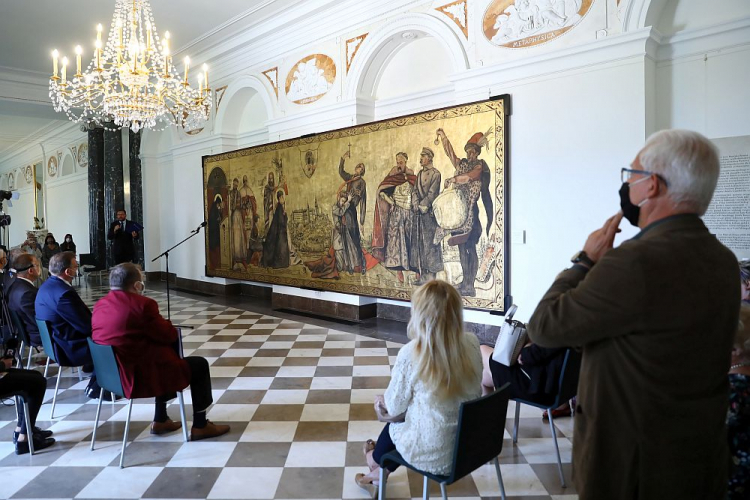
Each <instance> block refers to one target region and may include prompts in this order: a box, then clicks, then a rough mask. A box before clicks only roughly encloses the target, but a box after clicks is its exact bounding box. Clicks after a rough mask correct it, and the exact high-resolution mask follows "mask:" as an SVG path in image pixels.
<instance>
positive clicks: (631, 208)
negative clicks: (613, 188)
mask: <svg viewBox="0 0 750 500" xmlns="http://www.w3.org/2000/svg"><path fill="white" fill-rule="evenodd" d="M620 208H621V209H622V216H623V217H625V218H626V219H627V220H628V222H630V223H631V224H632V225H634V226H635V227H638V217H639V216H640V215H641V207H639V206H638V205H636V204H634V203H633V202H632V201H630V184H628V183H627V182H623V183H622V186H621V187H620Z"/></svg>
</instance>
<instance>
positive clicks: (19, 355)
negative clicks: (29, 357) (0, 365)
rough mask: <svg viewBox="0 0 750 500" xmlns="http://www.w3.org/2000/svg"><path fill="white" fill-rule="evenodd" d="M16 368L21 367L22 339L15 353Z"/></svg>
mask: <svg viewBox="0 0 750 500" xmlns="http://www.w3.org/2000/svg"><path fill="white" fill-rule="evenodd" d="M16 358H17V361H16V368H22V367H23V340H22V341H21V346H20V347H19V348H18V352H17V353H16Z"/></svg>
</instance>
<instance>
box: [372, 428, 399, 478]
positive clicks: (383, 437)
mask: <svg viewBox="0 0 750 500" xmlns="http://www.w3.org/2000/svg"><path fill="white" fill-rule="evenodd" d="M390 427H391V424H385V427H383V430H382V431H380V436H378V440H377V442H376V443H375V449H374V450H372V458H373V460H375V461H376V462H377V463H380V459H381V457H382V456H383V455H385V454H386V453H388V452H391V451H393V450H395V449H396V445H395V444H393V441H392V440H391V433H390V431H389V429H390ZM386 469H388V470H389V471H390V472H393V471H394V470H396V469H398V464H395V463H389V464H388V466H387V467H386Z"/></svg>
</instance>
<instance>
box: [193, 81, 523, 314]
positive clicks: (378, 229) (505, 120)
mask: <svg viewBox="0 0 750 500" xmlns="http://www.w3.org/2000/svg"><path fill="white" fill-rule="evenodd" d="M509 111H510V96H508V95H503V96H499V97H497V98H492V99H490V100H486V101H480V102H474V103H469V104H464V105H459V106H452V107H446V108H441V109H436V110H431V111H427V112H422V113H416V114H412V115H407V116H401V117H396V118H391V119H388V120H382V121H378V122H372V123H367V124H364V125H357V126H353V127H348V128H343V129H338V130H332V131H328V132H323V133H319V134H311V135H308V136H303V137H299V138H296V139H288V140H284V141H278V142H273V143H269V144H264V145H260V146H254V147H249V148H244V149H239V150H236V151H230V152H226V153H221V154H217V155H208V156H204V157H203V161H202V163H203V183H204V185H203V196H204V215H205V220H206V221H207V222H208V227H207V230H206V234H205V253H206V275H207V276H210V277H222V278H231V279H237V280H246V281H254V282H261V283H269V284H275V285H285V286H292V287H299V288H309V289H315V290H325V291H333V292H340V293H347V294H354V295H363V296H371V297H379V298H385V299H395V300H410V299H411V292H412V290H413V289H414V287H415V286H418V285H419V284H421V283H422V282H424V280H426V279H432V278H438V279H445V280H446V281H449V282H451V283H452V284H454V286H456V288H457V289H458V290H459V292H460V293H461V295H462V298H463V302H464V306H465V307H467V308H472V309H479V310H488V311H493V312H498V313H501V314H502V313H504V311H505V309H506V305H507V302H508V301H509V293H510V292H509V290H510V286H509V285H510V283H509V277H510V272H509V262H510V261H509V254H508V249H509V237H510V231H509V220H510V219H509V206H508V199H509V186H508V144H509V143H508V140H509ZM440 131H442V135H441V132H440ZM446 144H448V146H446ZM464 144H465V145H464ZM462 146H463V148H462ZM449 149H450V150H451V151H453V153H452V155H451V154H449ZM462 149H463V151H462ZM472 151H473V152H474V153H473V154H472ZM397 153H398V154H397ZM339 155H340V157H339ZM409 158H411V159H410V160H409ZM415 160H416V161H415ZM393 163H396V166H392V164H393ZM417 163H419V164H417ZM360 165H363V166H362V168H361V169H360ZM431 169H433V170H434V171H432V170H431ZM436 172H437V173H436ZM360 173H361V175H359V174H360ZM430 174H431V175H430ZM346 176H348V178H347V177H346ZM381 179H382V180H381ZM435 179H437V181H435ZM431 181H435V182H432V183H431V184H430V182H431ZM428 184H429V185H430V186H432V188H431V189H433V190H432V191H430V189H428V187H427V186H428ZM435 184H439V189H438V191H439V195H438V196H437V197H434V198H431V197H430V196H429V194H428V193H429V192H433V193H434V192H435V191H434V186H435ZM356 186H359V187H356ZM451 190H452V191H451ZM448 191H451V192H450V193H448ZM477 193H479V194H477ZM440 195H445V196H442V197H441V196H440ZM459 195H460V196H459ZM439 198H440V199H439ZM363 199H364V200H365V203H364V204H363V203H362V200H363ZM428 200H429V201H428ZM450 203H453V204H454V205H451V204H450ZM456 203H458V205H456ZM355 205H356V206H355ZM454 206H455V207H457V208H456V210H455V211H453V210H450V209H448V208H445V207H454ZM454 212H455V213H454ZM456 213H458V215H456ZM451 217H453V218H454V219H456V221H454V222H451V223H450V224H453V225H450V224H449V222H447V221H450V219H451ZM461 217H463V218H461ZM384 219H385V220H387V222H386V223H384V222H383V221H384ZM438 220H439V222H437V221H438ZM430 221H432V222H430ZM461 221H463V222H461ZM431 224H432V225H431ZM435 224H437V226H435ZM354 226H356V229H355V228H354ZM443 226H445V227H443ZM477 227H479V229H478V230H477V229H476V228H477ZM433 232H434V234H433ZM357 235H358V237H357ZM384 239H385V240H386V241H385V243H383V240H384ZM342 241H343V243H342ZM357 242H358V243H357ZM404 242H406V244H404ZM342 248H343V250H341V249H342ZM436 249H437V250H436ZM472 255H473V257H472ZM360 256H361V261H360V260H359V259H360Z"/></svg>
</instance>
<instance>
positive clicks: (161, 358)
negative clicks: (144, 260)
mask: <svg viewBox="0 0 750 500" xmlns="http://www.w3.org/2000/svg"><path fill="white" fill-rule="evenodd" d="M109 288H110V292H109V293H108V294H107V295H106V296H105V297H103V298H102V299H100V300H99V301H98V302H97V303H96V305H95V306H94V315H93V318H92V320H91V325H92V332H93V335H92V339H93V340H94V342H96V343H97V344H102V345H111V346H112V347H113V348H114V352H115V356H116V358H117V365H118V367H119V369H120V380H121V381H122V388H123V390H124V392H125V397H127V398H130V399H133V398H147V397H153V396H155V395H156V401H155V403H156V405H155V406H156V407H155V411H154V422H153V423H152V424H151V434H165V433H168V432H173V431H176V430H178V429H179V428H180V427H181V425H182V424H181V423H180V422H173V421H172V420H171V419H170V418H169V416H168V415H167V401H169V400H170V399H172V398H174V397H175V396H176V394H175V392H176V391H181V390H183V389H185V388H186V387H187V386H188V385H190V390H191V392H192V398H193V428H192V430H191V431H190V436H191V439H192V440H193V441H197V440H199V439H206V438H211V437H216V436H221V435H222V434H226V433H227V432H229V426H228V425H216V424H214V423H213V422H211V421H210V420H207V419H206V410H207V409H208V407H209V406H210V405H211V403H213V398H212V396H211V374H210V373H209V368H208V362H207V361H206V359H205V358H201V357H197V356H190V357H187V358H185V359H181V358H180V356H179V355H178V354H177V352H176V351H175V348H174V344H175V342H176V341H177V336H178V335H179V333H178V332H177V330H176V329H175V327H174V326H172V323H171V322H170V321H168V320H166V319H164V318H163V317H162V316H161V314H159V306H158V305H157V304H156V301H155V300H153V299H150V298H148V297H144V296H143V292H144V290H145V284H144V283H143V277H142V275H141V269H140V267H138V266H136V265H135V264H132V263H129V262H127V263H123V264H120V265H118V266H116V267H114V268H112V271H111V272H110V274H109Z"/></svg>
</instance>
